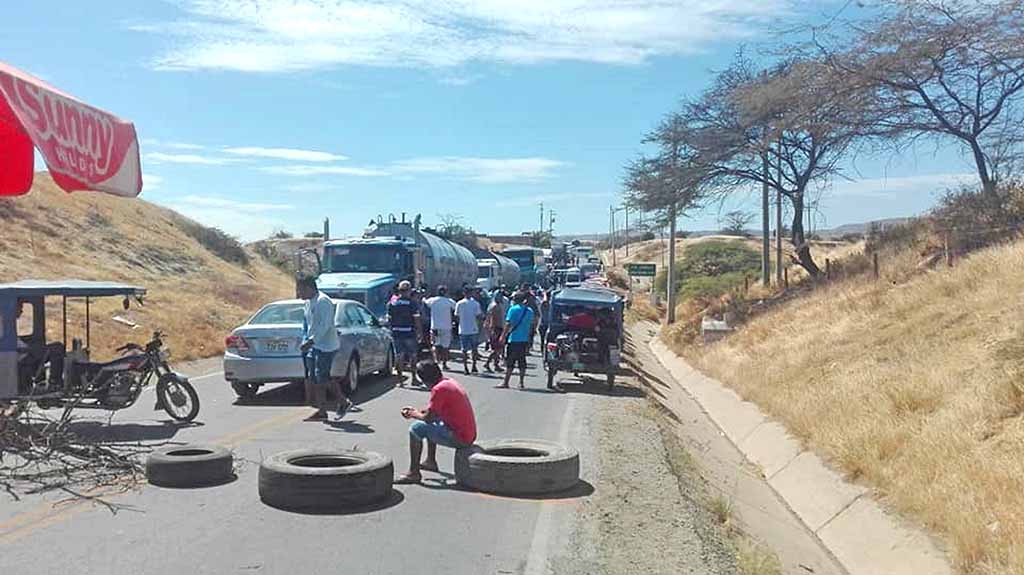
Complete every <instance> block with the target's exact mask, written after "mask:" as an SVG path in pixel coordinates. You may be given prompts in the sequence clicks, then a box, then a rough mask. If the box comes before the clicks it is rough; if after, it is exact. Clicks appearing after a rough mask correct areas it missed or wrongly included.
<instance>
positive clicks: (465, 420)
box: [395, 361, 476, 484]
mask: <svg viewBox="0 0 1024 575" xmlns="http://www.w3.org/2000/svg"><path fill="white" fill-rule="evenodd" d="M416 375H417V377H418V378H419V380H420V382H422V383H423V385H425V386H427V387H428V388H429V389H430V403H428V404H427V409H426V410H419V409H415V408H413V407H403V408H402V417H404V418H406V419H415V420H416V421H414V422H413V424H412V425H410V426H409V472H408V473H406V474H404V475H401V476H399V477H398V478H396V479H395V483H399V484H408V483H419V482H420V480H421V479H422V476H421V475H420V470H421V469H425V470H427V471H434V472H436V471H438V468H437V446H438V445H443V446H445V447H451V448H453V449H460V448H463V447H469V446H470V445H473V442H474V441H476V418H475V417H474V415H473V406H472V405H470V403H469V396H467V395H466V390H464V389H462V386H461V385H459V384H458V383H456V382H455V380H454V379H444V375H442V373H441V368H439V367H437V364H436V363H434V362H432V361H421V362H420V363H419V364H417V365H416ZM424 439H426V440H427V458H426V459H424V460H423V462H422V463H420V455H421V454H422V453H423V440H424Z"/></svg>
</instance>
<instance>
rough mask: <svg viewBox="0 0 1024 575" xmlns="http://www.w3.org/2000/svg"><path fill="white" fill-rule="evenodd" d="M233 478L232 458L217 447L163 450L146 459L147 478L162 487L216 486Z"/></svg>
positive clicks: (183, 447)
mask: <svg viewBox="0 0 1024 575" xmlns="http://www.w3.org/2000/svg"><path fill="white" fill-rule="evenodd" d="M234 476H235V474H234V457H233V456H232V455H231V452H230V451H228V450H227V449H225V448H223V447H220V446H219V445H205V444H190V445H176V446H174V447H164V448H162V449H158V450H156V451H154V452H153V453H151V454H149V457H147V458H146V478H147V479H148V480H149V482H150V483H152V484H153V485H159V486H161V487H203V486H207V485H218V484H220V483H225V482H227V481H230V480H231V479H233V478H234Z"/></svg>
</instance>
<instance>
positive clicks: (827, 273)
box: [825, 258, 832, 280]
mask: <svg viewBox="0 0 1024 575" xmlns="http://www.w3.org/2000/svg"><path fill="white" fill-rule="evenodd" d="M825 279H827V280H831V279H832V260H831V259H829V258H825Z"/></svg>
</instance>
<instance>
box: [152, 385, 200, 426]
mask: <svg viewBox="0 0 1024 575" xmlns="http://www.w3.org/2000/svg"><path fill="white" fill-rule="evenodd" d="M156 393H157V396H158V397H159V399H160V405H161V407H163V408H164V411H166V412H167V415H170V416H171V418H172V419H174V420H175V421H185V422H188V421H192V420H193V419H195V418H196V416H197V415H199V394H197V393H196V390H195V388H194V387H192V384H191V383H189V382H188V381H187V380H183V379H179V378H177V377H171V378H168V379H167V380H165V381H161V382H160V383H158V384H157V387H156Z"/></svg>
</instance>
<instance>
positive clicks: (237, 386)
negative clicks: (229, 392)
mask: <svg viewBox="0 0 1024 575" xmlns="http://www.w3.org/2000/svg"><path fill="white" fill-rule="evenodd" d="M231 389H233V390H235V395H237V396H238V399H241V400H243V401H248V400H250V399H253V398H255V397H256V393H257V392H259V390H260V386H259V384H258V383H244V382H241V381H232V382H231Z"/></svg>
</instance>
